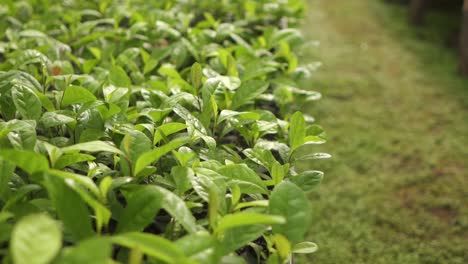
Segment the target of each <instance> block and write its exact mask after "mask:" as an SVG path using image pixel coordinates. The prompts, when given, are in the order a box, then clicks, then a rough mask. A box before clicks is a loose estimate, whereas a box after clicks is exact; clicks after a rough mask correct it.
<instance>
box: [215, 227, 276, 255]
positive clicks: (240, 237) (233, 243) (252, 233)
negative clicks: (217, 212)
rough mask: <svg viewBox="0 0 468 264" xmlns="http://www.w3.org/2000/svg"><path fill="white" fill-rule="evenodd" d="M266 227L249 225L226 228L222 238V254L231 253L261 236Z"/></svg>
mask: <svg viewBox="0 0 468 264" xmlns="http://www.w3.org/2000/svg"><path fill="white" fill-rule="evenodd" d="M266 229H267V226H266V225H248V226H239V227H234V228H230V229H228V230H226V231H225V232H224V235H223V239H222V240H221V250H222V255H226V254H229V253H231V252H233V251H235V250H237V249H239V248H241V247H243V246H245V245H247V244H248V243H249V242H252V241H254V240H255V239H257V238H259V237H261V236H262V235H263V233H264V232H265V231H266Z"/></svg>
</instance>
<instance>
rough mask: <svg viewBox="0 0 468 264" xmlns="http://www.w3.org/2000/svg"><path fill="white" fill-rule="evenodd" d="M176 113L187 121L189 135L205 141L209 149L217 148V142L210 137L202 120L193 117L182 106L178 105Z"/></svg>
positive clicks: (175, 108)
mask: <svg viewBox="0 0 468 264" xmlns="http://www.w3.org/2000/svg"><path fill="white" fill-rule="evenodd" d="M174 112H175V113H176V114H177V115H178V116H180V117H182V118H183V119H184V120H185V123H186V124H187V131H188V133H189V135H191V136H194V137H197V138H198V137H199V138H201V139H203V141H205V143H206V145H207V146H208V147H209V148H214V147H216V140H215V139H214V138H212V137H210V136H208V132H207V131H206V128H205V127H204V126H203V124H202V123H201V122H200V120H198V119H197V118H196V117H195V116H193V115H192V114H191V113H190V112H189V111H188V110H187V109H185V108H184V107H182V106H180V105H176V106H175V107H174Z"/></svg>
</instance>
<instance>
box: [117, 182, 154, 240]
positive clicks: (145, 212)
mask: <svg viewBox="0 0 468 264" xmlns="http://www.w3.org/2000/svg"><path fill="white" fill-rule="evenodd" d="M162 200H163V197H162V194H161V192H159V191H158V190H157V189H155V188H154V187H153V186H141V187H139V188H136V189H134V190H133V191H132V193H131V194H130V197H129V198H128V199H127V205H126V207H125V209H124V210H123V212H122V215H121V216H120V218H119V221H118V224H117V231H116V232H118V233H122V232H130V231H142V230H143V229H144V228H145V227H146V226H148V225H149V224H150V223H151V222H152V221H153V220H154V217H155V216H156V214H157V213H158V211H159V209H160V208H161V206H162Z"/></svg>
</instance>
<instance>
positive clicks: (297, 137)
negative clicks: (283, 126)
mask: <svg viewBox="0 0 468 264" xmlns="http://www.w3.org/2000/svg"><path fill="white" fill-rule="evenodd" d="M305 136H306V123H305V120H304V116H303V115H302V113H301V112H295V113H294V114H293V115H292V117H291V122H290V124H289V146H290V147H291V153H292V152H294V150H296V149H297V148H298V147H300V146H301V145H302V144H304V143H305Z"/></svg>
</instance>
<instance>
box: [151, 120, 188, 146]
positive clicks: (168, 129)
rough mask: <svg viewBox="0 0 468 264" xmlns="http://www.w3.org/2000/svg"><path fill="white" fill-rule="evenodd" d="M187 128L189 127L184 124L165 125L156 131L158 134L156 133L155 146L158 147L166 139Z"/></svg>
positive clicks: (172, 123)
mask: <svg viewBox="0 0 468 264" xmlns="http://www.w3.org/2000/svg"><path fill="white" fill-rule="evenodd" d="M186 128H187V125H186V124H182V123H176V122H171V123H166V124H163V125H161V126H159V127H158V128H157V129H156V132H155V133H154V139H153V144H154V145H156V144H158V143H159V141H161V140H162V139H164V138H165V137H167V136H170V135H172V134H174V133H177V132H179V131H181V130H184V129H186Z"/></svg>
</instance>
